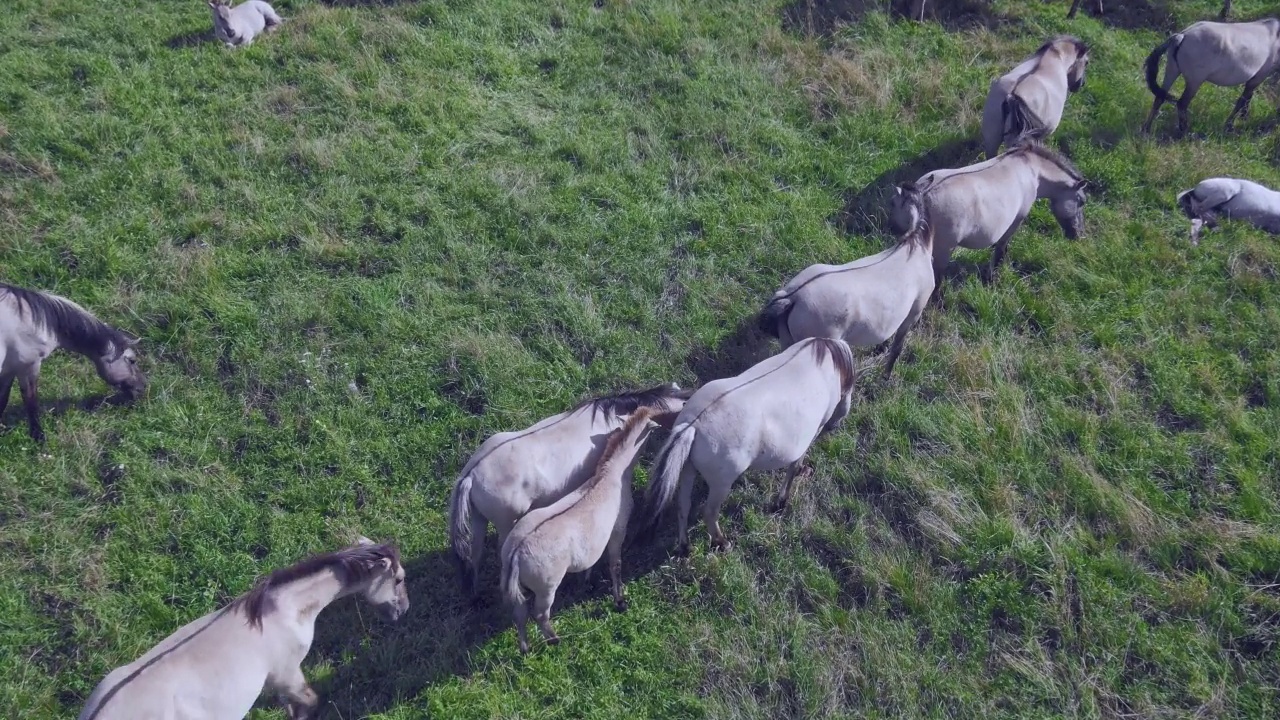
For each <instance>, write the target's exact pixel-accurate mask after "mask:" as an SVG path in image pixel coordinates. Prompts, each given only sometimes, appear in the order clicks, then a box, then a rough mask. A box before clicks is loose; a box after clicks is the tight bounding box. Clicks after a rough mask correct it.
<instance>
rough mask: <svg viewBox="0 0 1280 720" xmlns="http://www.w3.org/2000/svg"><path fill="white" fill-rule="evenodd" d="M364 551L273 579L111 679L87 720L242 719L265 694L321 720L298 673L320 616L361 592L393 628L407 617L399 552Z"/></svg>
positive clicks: (386, 548) (316, 560)
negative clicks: (270, 692)
mask: <svg viewBox="0 0 1280 720" xmlns="http://www.w3.org/2000/svg"><path fill="white" fill-rule="evenodd" d="M358 543H359V544H357V545H356V546H355V547H350V548H347V549H345V550H340V551H338V552H335V553H329V554H327V555H318V556H315V557H312V558H310V559H307V560H304V561H302V562H300V563H298V564H296V565H294V566H292V567H287V568H284V569H281V570H277V571H275V572H273V573H271V574H270V575H268V576H267V577H265V578H263V579H262V580H261V581H260V582H258V584H257V585H256V586H255V587H254V588H253V590H251V591H249V593H248V594H246V595H243V596H241V597H239V598H237V599H236V600H235V601H234V602H232V603H231V604H230V605H227V606H226V607H224V608H222V609H221V610H217V611H215V612H212V613H209V614H208V615H205V616H204V617H202V618H200V619H198V620H195V621H193V622H190V623H187V624H186V625H184V626H183V627H181V628H179V629H178V631H177V632H175V633H173V634H172V635H170V636H169V637H167V638H165V639H164V640H162V641H160V644H159V645H156V646H155V647H154V648H152V649H151V650H149V651H147V653H146V654H145V655H143V656H142V657H140V658H138V659H137V660H135V661H133V662H131V663H129V664H128V665H123V666H121V667H118V668H116V669H115V670H113V671H111V673H110V674H109V675H107V677H106V678H105V679H104V680H103V681H102V682H101V683H99V684H98V687H97V688H95V689H94V691H93V693H92V694H91V695H90V696H89V701H88V702H87V703H85V707H84V710H83V711H81V713H80V720H162V719H163V720H175V719H178V718H180V719H181V720H241V718H243V717H244V716H245V715H247V714H248V713H249V711H250V710H251V709H252V708H253V704H254V701H255V700H257V698H258V696H259V695H260V694H261V693H262V691H263V689H265V688H268V687H269V688H271V689H273V690H275V691H276V692H277V693H279V695H280V697H281V699H282V700H283V701H284V702H285V703H286V705H287V707H288V712H289V717H290V718H291V720H303V719H305V718H311V717H314V713H315V711H316V709H317V708H318V707H319V698H318V697H317V695H316V693H315V691H314V690H312V689H311V686H310V685H308V684H307V680H306V678H305V677H303V675H302V667H301V665H302V661H303V659H305V658H306V656H307V652H308V651H310V649H311V641H312V638H313V637H314V635H315V622H316V616H317V615H319V614H320V612H321V611H322V610H324V609H325V607H327V606H328V605H329V604H330V603H332V602H333V601H335V600H337V599H338V598H341V597H345V596H347V595H357V594H358V595H361V596H362V597H364V599H365V600H367V601H368V602H369V603H370V604H372V605H374V606H375V607H377V608H378V610H379V611H380V612H381V613H382V615H383V616H384V617H386V618H387V619H388V620H390V621H391V622H395V621H396V620H398V619H399V618H400V616H401V615H403V614H404V612H405V611H406V610H408V609H409V595H408V593H407V592H406V590H405V584H404V568H403V567H402V566H401V565H400V553H399V551H398V550H397V549H396V548H395V546H392V545H374V544H373V543H372V542H370V541H369V540H368V539H366V538H360V540H359V541H358Z"/></svg>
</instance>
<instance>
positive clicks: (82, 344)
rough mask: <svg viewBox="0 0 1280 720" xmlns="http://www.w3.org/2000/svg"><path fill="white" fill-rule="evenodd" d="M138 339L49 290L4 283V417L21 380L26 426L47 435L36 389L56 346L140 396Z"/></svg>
mask: <svg viewBox="0 0 1280 720" xmlns="http://www.w3.org/2000/svg"><path fill="white" fill-rule="evenodd" d="M137 345H138V339H137V338H135V337H132V336H130V335H126V334H125V333H123V332H121V331H120V330H117V329H115V328H113V327H111V326H110V325H108V324H106V323H104V322H102V321H101V320H99V319H98V318H96V317H94V316H93V314H92V313H90V312H89V311H88V310H85V309H84V308H82V307H80V306H79V305H77V304H75V303H74V302H72V301H70V300H68V299H66V298H64V297H61V296H58V295H53V294H51V293H45V292H40V291H37V290H29V289H27V288H20V287H17V286H15V285H7V284H4V283H0V417H3V416H4V411H5V408H6V407H8V405H9V394H10V392H11V391H12V389H13V381H14V380H15V379H17V381H18V388H19V389H20V390H21V392H22V402H23V405H24V406H25V407H26V411H27V430H28V431H29V432H30V434H31V437H32V439H33V440H35V441H36V442H41V443H43V442H44V440H45V435H44V429H43V428H42V427H41V426H40V399H39V396H38V392H37V386H38V384H39V383H38V381H39V378H40V365H41V363H43V362H44V359H45V358H47V357H49V355H50V354H52V353H53V352H54V351H55V350H57V349H59V348H65V349H67V350H70V351H71V352H74V353H78V354H80V355H84V356H85V357H87V358H89V359H90V360H92V361H93V366H94V367H95V368H96V369H97V370H98V377H101V378H102V379H103V380H104V381H105V382H106V383H107V384H108V385H110V386H112V387H114V388H116V389H117V390H119V391H120V392H121V393H122V394H123V395H124V396H125V397H126V398H128V399H130V400H133V399H136V398H137V397H138V396H139V395H140V394H141V392H142V390H143V389H144V388H146V384H147V379H146V376H144V375H143V374H142V370H140V369H139V368H138V354H137V350H136V348H137Z"/></svg>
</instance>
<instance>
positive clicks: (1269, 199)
mask: <svg viewBox="0 0 1280 720" xmlns="http://www.w3.org/2000/svg"><path fill="white" fill-rule="evenodd" d="M1178 207H1180V208H1182V212H1183V213H1185V214H1186V216H1187V217H1188V218H1191V244H1192V245H1199V244H1200V231H1201V228H1202V227H1204V226H1206V225H1207V226H1208V227H1210V228H1214V227H1217V226H1218V218H1219V217H1225V218H1226V219H1228V220H1245V221H1247V222H1250V223H1253V224H1254V225H1255V226H1257V227H1259V228H1261V229H1263V230H1266V231H1267V232H1269V233H1273V234H1280V192H1276V191H1275V190H1272V189H1270V188H1268V187H1264V186H1262V185H1259V184H1258V183H1256V182H1252V181H1249V180H1239V179H1236V178H1225V177H1219V178H1209V179H1208V180H1202V181H1200V184H1199V185H1196V186H1195V187H1194V188H1191V189H1190V190H1184V191H1183V192H1180V193H1178Z"/></svg>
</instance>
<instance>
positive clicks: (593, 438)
mask: <svg viewBox="0 0 1280 720" xmlns="http://www.w3.org/2000/svg"><path fill="white" fill-rule="evenodd" d="M692 394H693V391H692V390H681V389H680V387H679V386H678V385H675V384H670V385H659V386H657V387H652V388H649V389H648V390H641V391H638V392H626V393H621V394H619V395H610V396H607V397H599V398H595V399H592V400H587V401H584V402H582V403H580V404H579V405H577V406H576V407H574V408H573V409H571V410H569V411H568V412H564V413H560V414H559V415H553V416H552V417H549V418H546V419H545V420H542V421H540V422H538V423H536V424H535V425H533V426H531V427H528V428H525V429H523V430H517V431H515V432H503V433H498V434H496V435H494V436H493V437H490V438H489V439H488V440H486V441H485V442H484V444H483V445H481V446H480V449H479V450H476V452H475V454H474V455H472V456H471V459H470V460H468V461H467V464H466V466H464V467H463V468H462V473H461V474H460V475H459V476H458V481H457V483H456V484H455V485H454V488H453V495H452V497H451V498H450V500H449V543H450V545H451V546H452V547H453V554H454V558H455V560H456V561H457V564H458V579H459V581H461V582H462V585H463V589H464V591H465V590H467V586H468V585H470V593H471V595H472V596H473V597H474V596H475V595H476V594H478V592H479V589H480V587H479V578H480V561H481V560H482V559H483V558H484V537H485V533H486V532H487V531H488V529H489V523H490V522H492V523H493V525H494V527H495V528H497V530H498V547H502V546H503V544H504V543H505V542H506V540H507V535H508V534H509V533H510V532H511V528H513V527H515V524H516V521H517V520H519V519H520V517H521V516H522V515H524V514H525V513H527V512H529V511H530V510H533V509H535V508H540V507H546V506H547V505H550V504H551V503H554V502H556V501H557V500H559V499H561V498H563V497H564V496H565V495H568V494H569V493H570V492H572V491H573V490H575V489H577V488H578V486H579V485H582V483H584V482H586V481H587V479H588V478H590V477H591V473H592V469H593V468H595V466H596V464H597V462H598V461H599V459H600V454H601V453H602V452H603V451H604V447H605V443H606V441H607V439H608V437H609V433H611V432H613V431H614V430H617V429H618V428H620V427H622V426H623V424H625V423H626V421H627V419H628V418H629V417H630V416H631V415H632V414H634V413H635V412H636V411H638V410H641V409H644V408H653V409H655V410H661V411H678V410H680V408H682V407H684V402H685V399H687V398H688V397H689V396H690V395H692Z"/></svg>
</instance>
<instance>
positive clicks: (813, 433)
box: [645, 338, 854, 554]
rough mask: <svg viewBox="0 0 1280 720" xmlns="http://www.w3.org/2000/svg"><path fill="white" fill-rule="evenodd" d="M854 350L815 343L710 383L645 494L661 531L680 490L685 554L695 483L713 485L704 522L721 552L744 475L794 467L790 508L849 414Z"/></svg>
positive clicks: (690, 406)
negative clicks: (826, 438) (814, 450)
mask: <svg viewBox="0 0 1280 720" xmlns="http://www.w3.org/2000/svg"><path fill="white" fill-rule="evenodd" d="M853 382H854V366H853V353H852V352H851V351H850V350H849V345H848V344H847V343H845V341H843V340H838V339H832V338H809V339H807V340H802V341H800V342H798V343H796V344H794V345H792V346H791V347H789V348H787V349H786V350H784V351H782V352H780V353H778V354H777V355H774V356H773V357H771V358H767V359H765V360H763V361H761V362H759V363H757V364H756V365H755V366H754V367H752V368H750V369H748V370H747V371H746V372H744V373H742V374H741V375H738V376H737V377H731V378H723V379H721V380H714V381H712V382H709V383H707V384H706V385H704V386H702V388H700V389H699V390H698V391H697V392H696V393H694V394H693V397H691V398H689V401H688V402H686V403H685V405H684V409H683V410H681V411H680V415H679V416H678V417H677V418H676V422H675V426H674V429H673V430H672V432H671V437H670V438H669V439H668V440H667V442H666V444H664V445H663V447H662V449H661V450H660V451H659V452H658V457H657V460H656V461H655V463H654V464H655V467H656V468H657V471H656V473H655V478H654V479H653V480H652V481H650V483H649V488H648V490H647V491H646V494H645V505H646V515H647V517H648V524H649V526H650V527H653V526H655V525H656V524H657V522H658V520H659V519H660V518H661V515H662V512H663V510H664V509H665V508H666V507H667V506H668V505H669V504H670V503H671V499H672V496H674V495H675V494H676V491H677V490H678V491H679V495H680V505H679V508H678V514H677V516H676V521H677V526H678V528H679V552H680V553H681V554H685V553H688V551H689V532H688V530H689V509H690V505H691V504H692V502H693V481H694V478H695V477H696V476H697V475H699V474H701V475H702V477H703V478H704V479H705V480H706V483H707V487H708V493H707V504H706V507H705V509H704V510H703V519H704V520H705V521H706V524H707V530H708V531H709V532H710V534H711V543H712V546H713V547H715V548H720V549H727V548H728V547H729V543H728V540H726V538H725V536H724V532H723V531H722V530H721V529H720V523H719V516H720V506H721V505H723V504H724V501H725V498H727V497H728V496H729V490H730V489H731V488H732V487H733V483H734V482H736V481H737V479H738V478H739V477H741V476H742V474H743V473H745V472H748V471H750V470H761V471H766V472H767V471H771V470H777V469H779V468H783V467H785V468H787V475H786V478H785V479H784V480H783V483H782V489H781V490H780V491H779V493H778V499H777V502H776V504H775V506H776V507H779V508H782V507H785V506H786V504H787V502H788V500H790V498H791V488H792V485H793V483H794V481H795V478H796V475H797V474H798V473H799V471H800V467H801V464H802V463H803V461H804V458H805V455H806V454H807V453H808V452H809V448H810V447H811V446H812V445H813V442H814V441H815V440H816V439H817V438H818V437H820V436H821V435H823V434H824V433H827V432H830V431H832V430H834V429H835V428H836V427H838V426H839V424H840V422H841V421H842V420H844V418H845V416H847V415H848V414H849V407H850V404H851V403H852V395H853Z"/></svg>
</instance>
